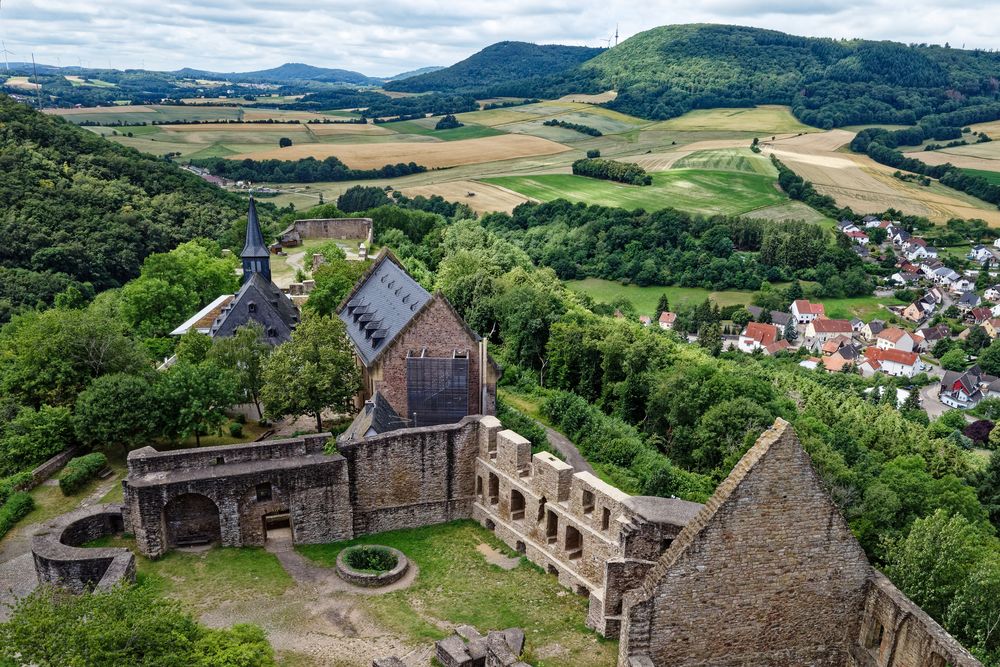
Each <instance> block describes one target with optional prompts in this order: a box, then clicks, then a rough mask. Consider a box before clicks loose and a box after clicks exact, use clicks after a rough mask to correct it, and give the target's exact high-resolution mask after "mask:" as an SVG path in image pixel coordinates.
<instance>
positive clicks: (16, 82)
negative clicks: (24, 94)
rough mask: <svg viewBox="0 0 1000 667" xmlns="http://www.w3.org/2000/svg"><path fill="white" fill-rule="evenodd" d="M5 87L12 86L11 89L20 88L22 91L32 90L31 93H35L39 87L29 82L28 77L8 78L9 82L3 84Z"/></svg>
mask: <svg viewBox="0 0 1000 667" xmlns="http://www.w3.org/2000/svg"><path fill="white" fill-rule="evenodd" d="M3 85H5V86H10V87H11V88H18V89H20V90H30V91H34V90H35V89H36V88H38V87H39V86H38V84H37V83H31V82H30V81H28V77H26V76H11V77H8V78H7V80H6V81H4V82H3Z"/></svg>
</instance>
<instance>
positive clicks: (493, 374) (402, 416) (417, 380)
mask: <svg viewBox="0 0 1000 667" xmlns="http://www.w3.org/2000/svg"><path fill="white" fill-rule="evenodd" d="M337 314H338V316H339V317H340V319H341V320H342V321H343V322H344V324H345V326H346V327H347V335H348V337H349V338H350V339H351V342H352V344H353V346H354V350H355V353H356V357H357V360H358V364H359V366H360V367H361V370H362V389H361V393H360V395H359V396H358V399H357V407H358V408H361V407H363V406H364V404H365V402H366V401H373V400H374V397H375V396H376V395H379V396H381V399H382V401H375V402H374V403H373V405H372V407H371V408H368V407H365V410H362V412H361V414H360V415H359V418H362V417H364V415H365V413H366V412H370V411H378V410H380V409H381V408H380V407H379V406H385V407H386V408H391V410H392V414H387V415H386V417H387V419H388V420H391V422H392V423H394V424H395V425H396V426H395V427H396V428H400V427H402V426H433V425H437V424H452V423H455V422H457V421H459V420H461V419H462V418H463V417H465V416H466V415H475V414H487V415H489V414H493V413H494V412H495V410H496V382H497V379H498V378H499V377H500V367H499V366H497V364H496V362H495V361H493V359H492V357H490V356H489V354H488V352H487V350H486V341H485V340H483V339H482V338H480V336H479V335H478V334H476V333H475V332H474V331H472V329H470V328H469V327H468V325H467V324H466V323H465V321H464V320H463V319H462V318H461V316H459V314H458V313H457V312H455V309H454V308H453V307H452V305H451V304H450V303H449V302H448V299H446V298H445V296H444V295H443V294H441V293H437V294H433V295H432V294H430V293H428V292H427V290H425V289H424V288H423V287H421V286H420V284H419V283H417V281H415V280H414V279H413V278H412V277H410V275H409V274H408V273H407V272H406V270H405V269H404V268H403V266H402V264H401V263H400V262H399V260H398V259H396V257H395V256H394V255H393V254H392V253H391V252H390V251H388V250H386V249H383V250H382V251H381V252H380V253H379V254H378V256H377V257H376V258H375V261H374V262H373V263H372V265H371V267H369V269H368V271H367V272H366V273H365V275H364V276H362V278H361V280H359V281H358V283H357V285H355V286H354V289H352V290H351V292H350V293H349V294H348V295H347V296H346V297H345V298H344V300H343V302H342V303H341V304H340V307H339V308H338V309H337ZM386 423H389V422H388V421H386V420H383V419H376V420H374V422H373V424H375V426H373V427H372V428H376V430H377V428H379V426H384V425H385V424H386ZM350 432H351V433H354V434H355V435H356V434H357V433H358V431H357V430H356V429H350Z"/></svg>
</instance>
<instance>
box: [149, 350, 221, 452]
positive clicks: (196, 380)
mask: <svg viewBox="0 0 1000 667" xmlns="http://www.w3.org/2000/svg"><path fill="white" fill-rule="evenodd" d="M156 398H157V403H158V405H159V408H160V415H161V425H162V428H163V432H164V434H165V435H167V436H168V437H171V438H178V437H180V438H188V437H191V436H192V435H193V436H194V438H195V444H196V445H197V446H198V447H201V436H203V435H207V434H208V433H211V431H212V429H214V428H218V427H219V426H221V425H222V424H223V423H224V422H225V421H226V408H228V407H229V406H231V405H233V404H234V403H236V401H238V400H239V393H238V391H237V388H236V380H235V378H234V377H233V375H232V374H231V373H230V372H229V371H224V370H222V369H220V368H219V367H218V366H215V365H214V364H210V363H201V364H192V363H188V362H186V361H180V362H178V363H176V364H174V365H173V366H171V367H170V368H169V369H168V370H167V371H166V372H164V373H163V375H162V377H160V379H159V381H158V382H157V383H156Z"/></svg>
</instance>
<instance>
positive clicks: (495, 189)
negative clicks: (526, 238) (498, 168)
mask: <svg viewBox="0 0 1000 667" xmlns="http://www.w3.org/2000/svg"><path fill="white" fill-rule="evenodd" d="M400 191H401V192H402V193H403V194H404V195H406V196H407V197H416V196H418V195H423V196H424V197H430V196H432V195H440V196H442V197H444V198H445V199H447V200H448V201H454V202H461V203H463V204H467V205H468V206H469V208H471V209H472V210H473V211H475V212H476V213H490V212H493V211H504V212H506V213H510V212H511V211H513V210H514V207H515V206H517V205H519V204H523V203H525V202H527V201H531V200H530V199H528V198H527V197H525V196H524V195H522V194H519V193H517V192H514V191H513V190H508V189H507V188H504V187H500V186H499V185H490V184H488V183H483V182H480V181H467V180H461V181H448V182H446V183H435V184H434V185H415V186H412V187H408V188H401V189H400ZM470 192H472V193H475V195H474V196H472V197H470V196H469V193H470Z"/></svg>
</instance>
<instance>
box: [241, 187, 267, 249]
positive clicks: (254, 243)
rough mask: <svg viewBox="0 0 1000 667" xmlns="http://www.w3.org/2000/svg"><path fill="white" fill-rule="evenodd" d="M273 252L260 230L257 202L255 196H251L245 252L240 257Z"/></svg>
mask: <svg viewBox="0 0 1000 667" xmlns="http://www.w3.org/2000/svg"><path fill="white" fill-rule="evenodd" d="M270 256H271V253H270V252H269V251H268V249H267V244H266V243H264V234H263V233H262V232H261V231H260V222H258V221H257V204H256V203H255V202H254V199H253V196H252V195H251V197H250V210H249V212H248V213H247V240H246V243H245V244H244V245H243V252H241V253H240V257H268V258H269V257H270Z"/></svg>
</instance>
